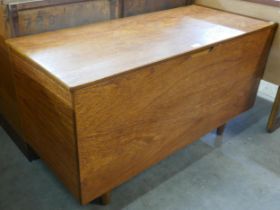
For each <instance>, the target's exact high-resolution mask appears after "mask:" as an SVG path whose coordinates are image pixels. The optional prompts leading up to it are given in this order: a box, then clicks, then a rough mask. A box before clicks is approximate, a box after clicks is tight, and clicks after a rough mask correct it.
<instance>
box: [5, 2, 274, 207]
mask: <svg viewBox="0 0 280 210" xmlns="http://www.w3.org/2000/svg"><path fill="white" fill-rule="evenodd" d="M275 28H276V25H275V24H274V23H271V22H265V21H262V20H257V19H252V18H248V17H243V16H239V15H235V14H230V13H226V12H222V11H218V10H214V9H209V8H205V7H201V6H195V5H193V6H188V7H181V8H177V9H171V10H166V11H162V12H155V13H150V14H145V15H139V16H135V17H129V18H124V19H118V20H113V21H109V22H105V23H98V24H94V25H87V26H83V27H77V28H73V29H65V30H60V31H56V32H49V33H44V34H39V35H32V36H27V37H21V38H16V39H13V40H9V41H8V42H7V43H8V45H9V47H10V51H11V59H12V62H13V65H14V71H15V80H16V82H15V83H16V93H17V96H18V98H19V110H20V112H19V113H20V117H21V120H22V126H23V131H24V136H25V138H26V140H27V141H28V144H30V145H31V146H32V148H34V150H35V151H36V152H37V153H38V155H39V156H40V157H41V158H42V160H43V161H45V163H46V164H47V165H48V166H49V167H50V169H51V170H52V171H54V172H55V173H56V175H57V176H58V177H59V178H60V180H61V181H62V182H63V183H64V184H65V186H66V187H67V188H68V189H69V190H70V191H71V192H72V193H73V195H74V196H75V197H76V198H77V199H78V200H79V201H80V202H81V203H82V204H87V203H88V202H90V201H91V200H93V199H95V198H97V197H99V196H101V195H103V194H105V193H107V192H108V191H110V190H112V189H113V188H115V187H117V186H118V185H120V184H122V183H123V182H125V181H127V180H128V179H130V178H131V177H133V176H135V175H137V174H138V173H140V172H142V171H143V170H145V169H147V168H148V167H150V166H152V165H153V164H155V163H157V162H158V161H160V160H162V159H164V158H165V157H167V156H168V155H170V154H172V153H173V152H175V151H176V150H178V149H181V148H183V147H185V146H186V145H188V144H190V143H192V142H193V141H195V140H197V139H199V138H200V137H201V136H203V135H204V134H206V133H208V132H210V131H211V130H212V129H214V128H217V127H219V126H220V125H223V124H224V123H226V122H227V121H228V120H230V119H232V118H233V117H235V116H237V115H239V114H240V113H242V112H244V111H246V110H248V109H249V108H250V107H252V105H253V104H254V101H255V98H256V93H257V89H258V85H259V82H260V79H261V77H262V75H263V71H264V66H265V63H266V58H267V55H268V52H269V48H270V44H271V42H272V38H273V34H274V31H275Z"/></svg>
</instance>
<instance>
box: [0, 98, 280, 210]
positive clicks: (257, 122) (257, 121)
mask: <svg viewBox="0 0 280 210" xmlns="http://www.w3.org/2000/svg"><path fill="white" fill-rule="evenodd" d="M270 108H271V102H269V101H267V100H264V99H262V98H258V99H257V102H256V106H255V107H254V108H253V109H252V110H251V111H249V112H247V113H245V114H243V115H241V116H240V117H238V118H236V119H234V120H233V121H231V122H230V123H229V125H228V127H227V129H226V132H225V135H224V137H223V138H217V137H216V135H215V134H214V133H210V134H208V135H206V136H204V137H203V138H202V139H201V140H199V141H197V142H196V143H194V144H192V145H190V146H188V147H187V148H185V149H183V150H182V151H180V152H178V153H176V154H174V155H173V156H171V157H169V158H167V159H166V160H164V161H162V162H160V163H159V164H158V165H156V166H154V167H152V168H151V169H149V170H147V171H145V172H144V173H142V174H141V175H139V176H137V177H135V178H134V179H132V180H131V181H129V182H127V183H126V184H124V185H122V186H120V187H119V188H117V189H115V190H114V191H113V193H112V203H111V204H110V205H109V206H106V207H103V206H100V205H98V204H97V203H96V202H93V203H92V204H90V205H87V206H80V205H79V204H78V202H77V201H76V200H75V199H74V198H73V197H72V196H71V195H70V194H69V193H68V191H67V190H66V189H65V188H64V187H63V186H62V184H61V183H60V182H59V181H58V180H57V179H56V177H54V175H53V174H52V173H51V172H50V171H49V170H48V168H47V167H46V166H45V165H44V163H42V162H41V161H40V160H39V161H35V162H32V163H29V162H28V161H27V160H26V159H25V158H24V157H23V155H22V154H21V153H20V152H19V150H18V149H17V148H16V146H15V145H14V144H13V143H12V142H11V141H10V139H9V137H8V136H7V135H6V133H5V132H4V131H3V130H2V129H1V128H0V145H1V148H0V210H79V209H83V210H87V209H90V210H95V209H96V210H100V209H102V210H120V209H125V210H206V209H207V210H243V209H244V210H250V209H252V210H279V209H280V199H279V198H280V130H278V131H276V132H275V133H273V134H267V133H266V131H265V125H266V121H267V117H268V114H269V112H270Z"/></svg>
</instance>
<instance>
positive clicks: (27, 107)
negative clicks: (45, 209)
mask: <svg viewBox="0 0 280 210" xmlns="http://www.w3.org/2000/svg"><path fill="white" fill-rule="evenodd" d="M12 62H13V65H14V72H15V83H16V93H17V97H18V101H19V110H20V119H21V126H22V129H23V134H24V137H25V139H26V141H27V142H28V144H30V145H31V146H32V148H33V149H34V150H35V151H36V153H37V154H38V155H39V156H40V158H41V159H42V160H43V161H44V162H45V163H46V164H47V165H48V166H49V167H50V168H51V169H52V170H53V171H54V172H55V174H56V175H57V176H58V177H59V178H60V180H61V181H62V182H63V183H64V184H65V185H66V187H67V188H68V189H69V190H70V191H71V192H72V193H73V194H74V195H75V196H76V197H77V198H78V199H79V198H80V191H79V181H78V166H77V156H76V141H75V132H74V120H73V109H72V100H71V95H70V93H69V92H68V91H67V90H66V89H65V88H64V87H62V85H60V84H58V83H57V82H56V81H55V80H54V79H53V78H51V77H49V76H48V75H46V74H45V73H43V72H42V71H41V70H40V69H38V67H36V66H34V65H33V64H31V63H29V62H27V61H24V60H23V59H22V58H20V57H19V56H18V55H15V54H13V56H12Z"/></svg>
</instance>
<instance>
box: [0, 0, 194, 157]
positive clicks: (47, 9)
mask: <svg viewBox="0 0 280 210" xmlns="http://www.w3.org/2000/svg"><path fill="white" fill-rule="evenodd" d="M159 2H160V4H158V3H159ZM186 3H190V2H189V1H186V0H184V1H182V0H179V1H178V0H175V1H174V0H161V1H155V0H149V1H140V0H130V1H123V0H56V1H53V0H30V1H24V0H0V118H1V115H3V117H4V118H5V119H6V121H8V123H7V124H9V125H10V126H8V127H11V129H12V130H14V131H13V132H11V133H12V134H13V136H15V135H14V133H15V134H16V135H17V134H18V135H19V138H14V140H15V141H16V142H17V143H18V145H19V146H20V147H22V151H23V152H25V153H26V155H27V156H28V154H29V153H30V152H29V151H28V149H26V148H27V145H25V144H22V140H21V138H22V135H21V133H22V131H21V126H20V119H19V114H18V108H17V99H16V93H15V89H14V81H13V72H12V69H11V67H10V63H9V59H8V53H7V47H6V46H5V44H4V40H5V39H7V38H11V37H19V36H24V35H30V34H37V33H42V32H47V31H53V30H57V29H61V28H69V27H73V26H78V25H84V24H88V23H94V22H100V21H104V20H111V19H115V18H120V17H123V16H124V15H125V16H127V15H134V14H138V13H144V12H151V11H157V10H160V9H168V8H172V7H177V6H183V5H185V4H186ZM136 6H137V7H136ZM0 121H1V120H0ZM11 129H8V130H11Z"/></svg>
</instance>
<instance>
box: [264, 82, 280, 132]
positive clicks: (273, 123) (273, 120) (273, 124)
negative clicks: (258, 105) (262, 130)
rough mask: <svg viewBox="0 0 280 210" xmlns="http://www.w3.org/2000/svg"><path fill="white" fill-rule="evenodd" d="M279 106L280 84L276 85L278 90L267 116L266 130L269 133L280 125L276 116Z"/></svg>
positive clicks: (279, 120)
mask: <svg viewBox="0 0 280 210" xmlns="http://www.w3.org/2000/svg"><path fill="white" fill-rule="evenodd" d="M279 108H280V86H279V87H278V91H277V94H276V97H275V100H274V103H273V106H272V110H271V114H270V116H269V119H268V122H267V131H268V132H269V133H272V132H273V131H275V130H276V129H277V128H279V127H280V118H279V117H278V113H279Z"/></svg>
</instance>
